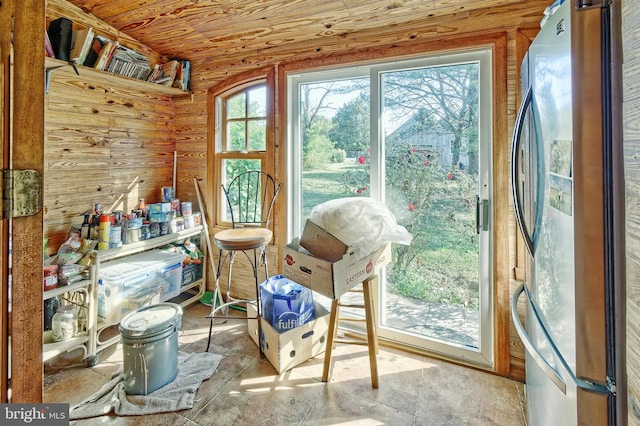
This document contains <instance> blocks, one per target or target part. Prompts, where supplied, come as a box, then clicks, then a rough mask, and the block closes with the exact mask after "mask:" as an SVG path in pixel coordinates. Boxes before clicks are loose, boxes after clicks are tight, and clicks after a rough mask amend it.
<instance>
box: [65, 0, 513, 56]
mask: <svg viewBox="0 0 640 426" xmlns="http://www.w3.org/2000/svg"><path fill="white" fill-rule="evenodd" d="M69 1H70V2H71V3H72V4H74V5H76V6H78V7H80V8H81V9H83V10H84V11H85V12H88V13H91V14H92V15H94V16H96V17H97V18H99V19H101V20H103V21H105V22H106V23H108V24H111V25H112V26H113V27H115V28H116V29H118V30H120V31H122V32H124V33H126V34H127V35H129V36H131V37H133V38H135V39H137V40H138V41H140V42H142V43H143V44H145V45H146V46H148V47H149V48H151V49H153V50H154V51H156V52H158V53H160V54H162V55H165V56H167V57H180V58H183V59H189V60H191V61H205V62H206V61H212V60H215V58H221V57H224V58H226V59H228V58H230V57H241V56H248V55H251V54H252V53H255V52H260V53H261V54H262V55H264V54H265V53H266V52H265V51H268V50H269V49H273V48H281V47H283V45H287V44H292V45H304V44H307V43H313V44H314V45H318V43H319V42H321V40H322V39H326V40H328V39H329V38H335V37H345V38H346V37H349V36H350V35H352V34H354V33H358V32H363V31H364V32H372V31H373V32H375V31H376V30H379V31H380V32H383V31H384V30H385V29H389V27H394V28H402V27H403V26H407V27H410V26H412V25H415V24H416V23H418V22H420V23H423V24H424V23H433V24H437V23H439V22H445V21H447V20H448V19H452V18H453V19H455V18H461V17H464V16H465V15H468V14H472V13H476V14H486V15H491V14H492V12H495V10H494V9H496V8H500V7H501V6H508V5H514V4H519V5H524V4H526V0H286V1H285V0H69Z"/></svg>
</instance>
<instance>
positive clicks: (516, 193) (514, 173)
mask: <svg viewBox="0 0 640 426" xmlns="http://www.w3.org/2000/svg"><path fill="white" fill-rule="evenodd" d="M532 100H533V89H532V88H531V86H529V89H528V90H527V93H526V95H525V97H524V98H523V99H522V104H521V105H520V110H519V111H518V116H517V118H516V125H515V129H514V131H513V140H512V142H511V191H512V196H513V207H514V210H515V215H516V221H517V222H518V227H519V228H520V232H521V233H522V237H523V238H524V243H525V246H526V247H527V250H528V251H529V253H531V255H533V240H532V238H531V233H530V232H529V229H528V228H527V224H526V222H525V219H524V212H523V210H522V204H521V194H520V183H519V181H518V180H519V179H518V176H519V174H520V155H519V154H520V144H521V141H522V128H523V126H524V120H525V114H526V111H527V109H528V108H529V106H530V105H531V101H532Z"/></svg>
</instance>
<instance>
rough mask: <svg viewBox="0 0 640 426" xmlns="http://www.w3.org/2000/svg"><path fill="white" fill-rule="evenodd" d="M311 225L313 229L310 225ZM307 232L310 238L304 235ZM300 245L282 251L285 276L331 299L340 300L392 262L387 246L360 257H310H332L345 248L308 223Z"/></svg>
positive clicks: (292, 244) (293, 242) (288, 246)
mask: <svg viewBox="0 0 640 426" xmlns="http://www.w3.org/2000/svg"><path fill="white" fill-rule="evenodd" d="M310 223H311V224H312V225H313V226H309V225H308V224H310ZM307 230H309V231H307ZM307 232H311V235H305V233H307ZM302 241H305V246H304V247H302V246H301V242H302ZM301 242H300V243H298V242H297V241H295V240H294V241H292V242H291V243H289V244H288V245H287V246H286V247H285V248H284V256H285V258H284V276H285V277H287V278H289V279H290V280H292V281H295V282H297V283H298V284H301V285H303V286H305V287H308V288H310V289H311V290H313V291H316V292H318V293H320V294H322V295H324V296H327V297H329V298H331V299H337V298H339V297H340V296H342V295H343V294H344V293H345V292H347V291H348V290H350V289H351V288H353V287H355V286H356V285H357V284H360V283H361V282H363V281H364V280H365V279H367V278H369V277H371V276H373V275H376V274H378V273H379V271H380V269H381V268H382V267H383V266H384V265H386V264H388V263H389V262H391V245H390V244H385V245H384V246H382V247H380V248H379V249H378V250H376V251H375V252H373V253H371V254H369V255H367V256H364V257H361V258H358V257H357V256H355V255H354V254H353V253H349V252H345V251H343V252H342V253H343V254H342V255H341V256H340V257H339V258H338V259H337V260H335V261H331V260H327V259H323V258H321V257H318V256H314V255H312V254H311V253H310V252H311V250H313V251H314V252H315V253H329V254H332V253H338V252H340V251H342V250H343V248H344V249H345V250H346V246H345V244H344V243H343V242H342V241H340V240H339V239H337V238H336V237H335V236H333V235H331V234H330V233H328V232H326V231H324V230H323V229H322V228H320V227H318V226H317V225H315V224H313V222H310V221H307V225H305V230H304V232H303V236H302V238H301ZM322 245H325V246H326V245H333V247H321V246H322ZM316 249H318V250H316ZM332 258H334V257H332Z"/></svg>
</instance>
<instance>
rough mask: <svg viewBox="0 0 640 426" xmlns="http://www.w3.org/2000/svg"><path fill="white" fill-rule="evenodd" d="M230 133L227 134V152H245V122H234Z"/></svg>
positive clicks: (230, 127) (230, 126) (230, 125)
mask: <svg viewBox="0 0 640 426" xmlns="http://www.w3.org/2000/svg"><path fill="white" fill-rule="evenodd" d="M228 128H229V133H228V134H227V140H228V142H227V145H228V148H227V150H229V151H245V150H246V146H245V122H244V121H232V122H231V123H229V127H228Z"/></svg>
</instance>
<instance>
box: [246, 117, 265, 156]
mask: <svg viewBox="0 0 640 426" xmlns="http://www.w3.org/2000/svg"><path fill="white" fill-rule="evenodd" d="M266 149H267V122H266V120H251V121H249V150H250V151H265V150H266Z"/></svg>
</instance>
